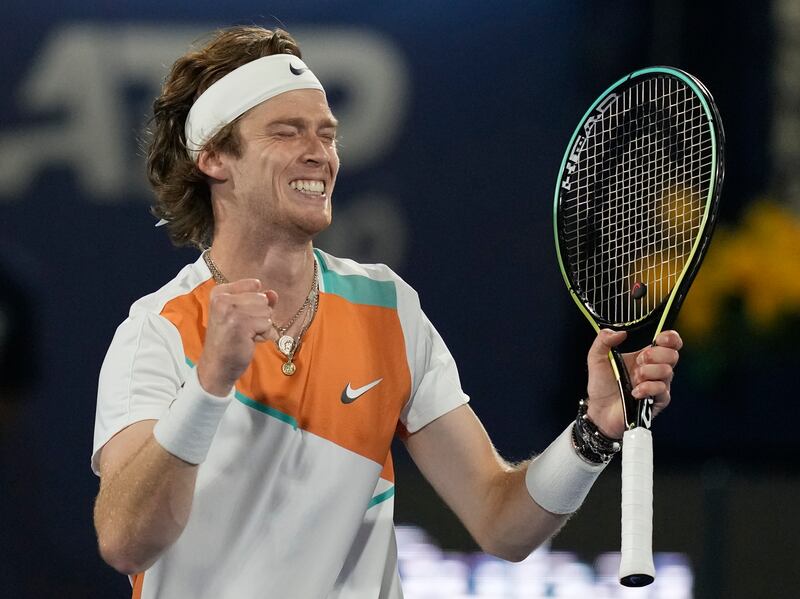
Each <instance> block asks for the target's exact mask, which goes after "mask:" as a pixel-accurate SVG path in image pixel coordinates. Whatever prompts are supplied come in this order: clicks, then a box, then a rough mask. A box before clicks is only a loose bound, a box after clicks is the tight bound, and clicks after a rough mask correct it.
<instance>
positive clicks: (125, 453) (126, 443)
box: [97, 420, 157, 478]
mask: <svg viewBox="0 0 800 599" xmlns="http://www.w3.org/2000/svg"><path fill="white" fill-rule="evenodd" d="M156 422H157V421H156V420H140V421H139V422H134V423H133V424H131V425H130V426H127V427H125V428H124V429H122V430H121V431H119V432H118V433H117V434H116V435H114V436H113V437H111V439H109V440H108V442H107V443H106V444H105V445H104V446H103V447H102V448H100V449H99V450H98V452H99V455H98V458H97V460H98V470H99V474H100V477H101V478H103V477H107V476H109V475H111V474H114V473H115V472H119V471H120V469H121V468H122V467H123V466H124V465H125V464H127V463H128V462H130V461H131V459H132V458H133V456H134V455H136V453H137V452H138V451H139V450H140V449H141V448H142V447H143V446H144V444H145V443H146V442H147V440H148V439H149V438H150V437H152V435H153V427H155V425H156Z"/></svg>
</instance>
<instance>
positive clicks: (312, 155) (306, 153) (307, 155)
mask: <svg viewBox="0 0 800 599" xmlns="http://www.w3.org/2000/svg"><path fill="white" fill-rule="evenodd" d="M325 142H326V140H324V139H322V138H321V137H319V136H318V135H316V134H315V133H309V134H308V135H307V136H306V144H305V148H304V149H303V162H305V163H306V164H312V165H322V164H327V163H328V162H330V160H331V156H330V154H329V152H331V151H334V150H332V148H331V147H329V145H327V144H326V143H325Z"/></svg>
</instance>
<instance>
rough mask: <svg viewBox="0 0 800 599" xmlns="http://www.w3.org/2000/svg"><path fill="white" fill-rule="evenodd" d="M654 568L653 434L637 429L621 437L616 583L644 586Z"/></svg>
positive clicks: (651, 578) (651, 577) (651, 579)
mask: <svg viewBox="0 0 800 599" xmlns="http://www.w3.org/2000/svg"><path fill="white" fill-rule="evenodd" d="M655 576H656V571H655V566H654V565H653V435H652V433H651V432H650V430H649V429H646V428H644V427H636V428H632V429H629V430H627V431H625V434H624V435H623V436H622V560H621V561H620V564H619V581H620V584H622V585H624V586H626V587H643V586H646V585H648V584H650V583H651V582H653V580H655Z"/></svg>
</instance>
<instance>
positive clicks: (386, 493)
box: [367, 487, 394, 509]
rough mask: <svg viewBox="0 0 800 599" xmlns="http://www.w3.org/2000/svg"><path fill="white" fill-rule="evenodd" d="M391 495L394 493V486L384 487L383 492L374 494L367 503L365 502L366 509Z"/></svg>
mask: <svg viewBox="0 0 800 599" xmlns="http://www.w3.org/2000/svg"><path fill="white" fill-rule="evenodd" d="M393 495H394V487H390V488H388V489H386V490H385V491H384V492H383V493H378V494H377V495H375V497H373V498H372V499H370V500H369V503H368V504H367V509H369V508H371V507H375V506H376V505H378V504H379V503H383V502H384V501H386V500H387V499H389V498H390V497H392V496H393Z"/></svg>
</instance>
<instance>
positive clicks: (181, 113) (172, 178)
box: [147, 26, 302, 248]
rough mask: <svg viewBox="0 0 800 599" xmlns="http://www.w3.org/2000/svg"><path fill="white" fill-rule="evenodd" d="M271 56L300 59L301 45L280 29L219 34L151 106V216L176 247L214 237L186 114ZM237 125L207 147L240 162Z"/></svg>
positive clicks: (187, 59)
mask: <svg viewBox="0 0 800 599" xmlns="http://www.w3.org/2000/svg"><path fill="white" fill-rule="evenodd" d="M273 54H292V55H294V56H297V57H298V58H302V55H301V53H300V46H299V45H298V44H297V42H296V41H295V40H294V38H293V37H292V36H291V35H290V34H289V33H287V32H286V31H283V30H282V29H275V30H274V31H271V30H269V29H264V28H262V27H252V26H236V27H230V28H226V29H221V30H219V31H216V32H215V33H213V34H212V37H211V39H210V41H209V42H208V43H206V44H205V45H204V46H203V47H202V48H200V49H199V50H194V51H191V52H188V53H187V54H185V55H184V56H182V57H181V58H179V59H178V60H177V61H176V62H175V64H174V65H172V69H171V70H170V72H169V75H168V76H167V78H166V80H165V81H164V85H163V87H162V89H161V95H160V96H159V97H158V98H157V99H156V100H155V102H153V119H152V121H151V122H152V125H151V127H150V129H149V131H148V133H149V137H150V142H149V144H148V147H147V177H148V179H149V180H150V184H151V185H152V186H153V189H154V190H155V195H156V198H155V202H154V203H153V206H152V208H151V212H152V213H153V215H154V216H156V217H158V218H163V219H165V220H166V221H167V222H168V224H167V228H168V230H169V236H170V239H171V240H172V243H174V244H175V245H178V246H184V245H194V246H197V247H200V248H206V247H208V246H210V245H211V240H212V237H213V233H214V213H213V210H212V207H211V192H210V190H209V186H208V182H207V180H206V176H205V175H204V174H203V173H202V172H201V171H200V169H199V168H197V165H196V164H195V162H194V161H193V160H192V159H191V158H190V157H189V154H188V153H187V150H186V135H185V133H184V127H185V124H186V117H187V116H188V114H189V109H190V108H191V107H192V104H194V102H195V100H197V98H198V97H199V96H200V94H202V93H203V92H204V91H205V90H206V89H208V87H209V86H210V85H211V84H212V83H214V82H215V81H217V80H218V79H220V78H222V77H223V76H224V75H226V74H228V73H230V72H231V71H233V70H234V69H236V68H238V67H240V66H242V65H243V64H245V63H248V62H251V61H253V60H256V59H258V58H262V57H264V56H271V55H273ZM237 121H238V119H237ZM237 121H234V122H233V123H230V124H229V125H227V126H226V127H224V128H223V129H222V130H221V131H220V132H219V133H217V134H216V135H215V136H214V137H213V138H212V139H211V140H210V141H209V142H208V143H207V144H206V146H205V147H206V148H207V149H215V150H220V151H223V152H226V153H229V154H231V155H233V156H237V157H238V156H239V152H240V139H239V136H238V127H237Z"/></svg>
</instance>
